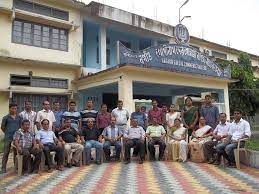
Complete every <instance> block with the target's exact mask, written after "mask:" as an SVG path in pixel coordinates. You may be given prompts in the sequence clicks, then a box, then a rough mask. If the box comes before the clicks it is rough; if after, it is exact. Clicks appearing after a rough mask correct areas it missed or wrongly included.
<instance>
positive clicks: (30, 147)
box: [13, 119, 42, 174]
mask: <svg viewBox="0 0 259 194" xmlns="http://www.w3.org/2000/svg"><path fill="white" fill-rule="evenodd" d="M13 139H14V145H15V146H16V149H17V151H18V152H19V154H21V155H22V156H23V173H24V174H28V164H29V162H31V154H33V155H34V157H35V158H34V160H33V163H32V164H33V165H32V169H31V171H32V172H34V173H38V172H39V166H40V160H41V154H42V150H41V149H39V147H38V146H37V144H36V141H35V139H34V134H33V131H30V121H29V120H27V119H25V120H23V121H22V127H21V129H19V130H18V131H16V132H15V134H14V138H13Z"/></svg>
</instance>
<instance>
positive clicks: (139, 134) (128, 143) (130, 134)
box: [124, 119, 145, 164]
mask: <svg viewBox="0 0 259 194" xmlns="http://www.w3.org/2000/svg"><path fill="white" fill-rule="evenodd" d="M124 138H125V164H128V163H130V149H131V148H133V147H135V146H136V148H137V150H138V151H139V157H140V159H139V163H140V164H142V163H143V160H144V159H145V144H144V142H145V131H144V129H143V128H142V127H141V126H138V120H137V119H132V126H131V127H130V128H129V129H127V130H126V131H125V133H124Z"/></svg>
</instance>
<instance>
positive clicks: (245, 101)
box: [221, 53, 259, 116]
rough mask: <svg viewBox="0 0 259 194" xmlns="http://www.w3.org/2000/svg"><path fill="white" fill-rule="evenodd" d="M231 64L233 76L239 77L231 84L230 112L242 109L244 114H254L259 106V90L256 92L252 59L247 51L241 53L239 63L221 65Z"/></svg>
mask: <svg viewBox="0 0 259 194" xmlns="http://www.w3.org/2000/svg"><path fill="white" fill-rule="evenodd" d="M226 64H230V65H231V77H232V79H237V80H238V81H237V82H235V83H230V84H229V105H230V112H231V113H233V111H234V109H237V108H238V109H240V110H242V112H243V115H246V116H254V115H255V113H256V110H257V108H259V102H258V99H257V98H258V97H257V95H258V92H256V85H257V84H256V81H257V79H256V78H255V76H254V74H253V69H252V64H251V60H250V58H249V55H248V54H246V53H240V54H239V58H238V63H235V62H229V61H228V62H226V61H225V62H223V63H222V64H221V65H222V66H225V65H226Z"/></svg>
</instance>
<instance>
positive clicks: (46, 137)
mask: <svg viewBox="0 0 259 194" xmlns="http://www.w3.org/2000/svg"><path fill="white" fill-rule="evenodd" d="M49 123H50V122H49V120H48V119H43V120H42V121H41V126H42V129H41V130H40V131H39V132H38V133H37V134H36V141H37V143H38V144H39V145H40V148H42V149H43V152H44V155H45V159H46V163H47V165H48V172H51V171H52V169H53V164H52V160H51V155H50V152H51V151H55V152H56V159H57V164H58V166H57V169H58V170H60V171H62V170H63V168H64V167H63V162H64V149H63V147H62V144H61V143H60V142H59V141H58V139H57V137H56V135H55V133H54V132H53V131H52V130H50V127H49Z"/></svg>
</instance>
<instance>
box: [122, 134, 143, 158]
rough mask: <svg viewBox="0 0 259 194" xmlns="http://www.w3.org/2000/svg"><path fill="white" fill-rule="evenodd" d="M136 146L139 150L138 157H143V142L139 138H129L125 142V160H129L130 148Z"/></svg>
mask: <svg viewBox="0 0 259 194" xmlns="http://www.w3.org/2000/svg"><path fill="white" fill-rule="evenodd" d="M133 147H136V148H137V150H138V151H139V155H140V159H141V160H144V159H145V144H144V141H142V140H141V139H129V140H128V141H126V142H125V160H130V149H131V148H133Z"/></svg>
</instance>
